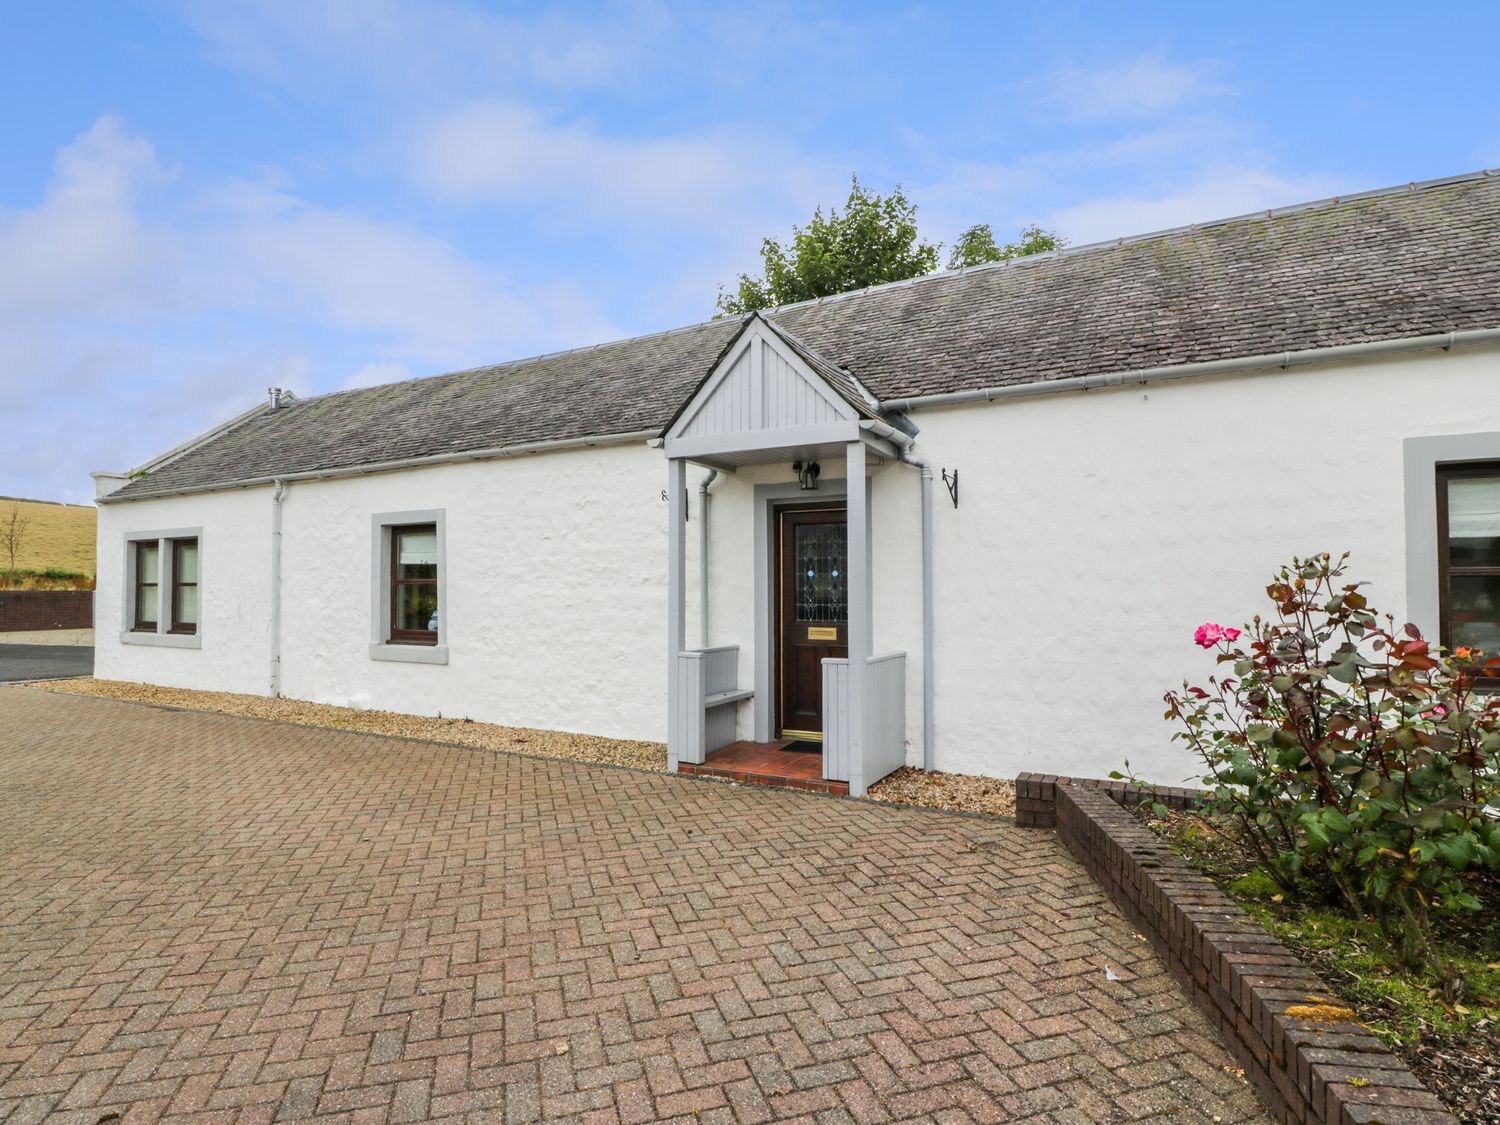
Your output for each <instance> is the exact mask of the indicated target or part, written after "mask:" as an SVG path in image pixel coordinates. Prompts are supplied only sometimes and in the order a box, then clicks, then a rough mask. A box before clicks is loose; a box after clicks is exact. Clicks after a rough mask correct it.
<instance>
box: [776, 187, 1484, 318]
mask: <svg viewBox="0 0 1500 1125" xmlns="http://www.w3.org/2000/svg"><path fill="white" fill-rule="evenodd" d="M1497 177H1500V168H1481V169H1479V170H1478V171H1476V172H1460V173H1457V174H1455V175H1452V176H1440V177H1437V178H1436V179H1431V180H1412V181H1409V182H1407V183H1404V184H1396V185H1393V186H1391V187H1384V188H1373V189H1371V190H1369V191H1358V192H1350V193H1348V194H1346V195H1329V196H1324V197H1323V198H1322V199H1312V200H1308V201H1306V202H1304V203H1288V204H1285V205H1283V206H1281V207H1267V208H1266V209H1264V210H1261V211H1245V212H1242V213H1241V214H1238V215H1229V216H1227V217H1225V218H1222V219H1205V220H1204V221H1203V222H1200V223H1184V224H1183V225H1181V226H1176V227H1162V228H1161V229H1159V230H1153V231H1146V232H1144V233H1142V234H1127V235H1120V236H1117V237H1115V238H1106V239H1100V240H1099V241H1097V242H1085V243H1083V244H1082V245H1080V246H1063V247H1060V248H1058V249H1056V250H1045V251H1042V252H1040V253H1036V254H1023V255H1021V256H1020V257H1016V258H1008V259H1006V260H1004V261H999V262H981V263H980V264H978V265H975V266H964V267H963V268H962V269H956V270H934V271H933V272H932V273H924V274H919V275H918V276H916V277H908V278H904V279H903V280H901V281H886V282H882V283H881V284H879V285H866V286H865V287H864V288H863V289H846V290H844V291H843V292H842V293H829V294H828V295H826V296H823V297H809V298H808V299H807V300H805V301H791V302H789V303H787V304H785V305H776V306H774V307H772V308H768V309H762V310H760V311H761V312H763V313H764V314H765V315H767V316H772V315H775V314H777V313H782V312H787V311H789V310H791V309H803V308H808V307H810V306H813V305H820V304H827V303H828V302H830V301H842V300H847V299H848V298H850V297H862V296H864V295H865V294H867V293H879V292H882V291H884V290H887V289H903V288H906V287H909V286H912V285H919V284H921V283H922V282H925V281H945V280H947V279H949V278H954V277H960V276H963V275H966V274H971V273H981V272H983V271H986V270H1001V269H1020V268H1024V267H1027V266H1032V265H1035V264H1037V263H1040V262H1045V261H1050V260H1052V259H1056V258H1070V257H1073V256H1075V255H1078V254H1088V253H1097V252H1099V251H1101V250H1113V249H1116V248H1118V247H1121V246H1129V245H1132V244H1134V243H1137V242H1147V241H1150V240H1151V239H1154V238H1164V237H1166V236H1167V235H1172V234H1186V233H1188V232H1190V231H1200V230H1206V229H1210V228H1214V227H1222V226H1228V225H1229V224H1230V223H1243V222H1249V221H1251V220H1254V219H1279V218H1282V217H1283V216H1286V215H1296V214H1300V213H1302V212H1304V211H1311V210H1315V209H1316V208H1319V207H1326V206H1337V205H1339V204H1342V203H1354V202H1358V201H1360V200H1365V199H1380V198H1386V197H1390V196H1396V195H1409V194H1412V193H1414V192H1419V191H1428V190H1431V189H1433V188H1440V187H1448V186H1450V185H1452V184H1460V183H1470V182H1473V181H1476V180H1484V179H1493V178H1497Z"/></svg>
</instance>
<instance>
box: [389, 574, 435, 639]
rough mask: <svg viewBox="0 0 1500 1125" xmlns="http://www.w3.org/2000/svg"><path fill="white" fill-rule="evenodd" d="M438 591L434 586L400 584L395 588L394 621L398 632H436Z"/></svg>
mask: <svg viewBox="0 0 1500 1125" xmlns="http://www.w3.org/2000/svg"><path fill="white" fill-rule="evenodd" d="M437 612H438V591H437V586H436V585H429V584H427V583H422V584H420V585H407V584H404V583H403V584H402V585H399V586H397V587H396V620H395V622H394V628H396V629H398V630H403V631H404V630H411V629H416V630H431V631H433V632H436V631H437V627H438V622H437Z"/></svg>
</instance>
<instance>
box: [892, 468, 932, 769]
mask: <svg viewBox="0 0 1500 1125" xmlns="http://www.w3.org/2000/svg"><path fill="white" fill-rule="evenodd" d="M900 457H901V460H902V461H904V462H905V463H906V464H908V465H911V466H913V467H915V468H917V469H920V470H921V471H922V768H923V769H924V770H926V771H927V772H928V773H931V772H932V770H933V766H934V761H933V759H934V752H933V703H932V697H933V684H934V678H933V674H932V649H933V644H932V624H933V622H932V618H933V614H932V569H933V568H932V464H931V463H930V462H929V461H927V460H926V459H924V458H922V457H913V456H912V455H911V453H910V452H909V451H907V450H905V449H903V450H901V451H900Z"/></svg>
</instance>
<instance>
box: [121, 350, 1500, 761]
mask: <svg viewBox="0 0 1500 1125" xmlns="http://www.w3.org/2000/svg"><path fill="white" fill-rule="evenodd" d="M913 418H914V420H915V421H916V422H917V423H918V425H919V426H920V427H921V434H920V435H919V438H918V443H917V447H916V449H917V452H919V453H920V454H921V455H922V456H925V457H927V458H928V459H929V460H931V461H932V462H933V463H934V464H935V465H937V466H939V467H942V466H946V467H948V468H950V469H952V468H958V469H959V470H960V473H961V478H962V482H963V484H962V490H961V493H960V505H959V507H958V508H957V509H956V510H955V509H954V508H953V507H952V506H951V505H950V503H949V501H948V497H947V493H946V491H945V490H944V489H943V487H942V484H941V482H940V481H939V482H937V483H936V485H935V489H934V492H935V503H936V507H935V511H936V536H937V542H936V552H935V554H936V563H937V573H936V599H937V620H936V630H937V633H936V640H937V651H936V656H935V661H936V671H937V715H936V722H937V764H938V766H939V768H940V769H945V770H957V771H964V772H975V773H986V774H991V775H995V776H1001V777H1006V776H1014V775H1015V774H1016V773H1017V772H1018V771H1021V770H1048V771H1052V772H1059V773H1073V774H1087V775H1095V776H1097V775H1102V774H1104V773H1107V772H1108V771H1109V770H1111V769H1114V768H1117V767H1118V766H1119V765H1120V764H1121V763H1122V762H1123V760H1124V759H1125V758H1127V757H1128V758H1129V759H1130V761H1131V764H1132V766H1133V767H1134V768H1135V770H1136V771H1137V772H1138V773H1140V774H1142V775H1143V776H1148V777H1151V778H1153V779H1155V780H1160V781H1177V780H1180V779H1182V778H1185V777H1187V776H1189V775H1190V774H1191V773H1192V772H1193V762H1192V759H1191V757H1190V756H1189V755H1188V754H1187V753H1186V752H1185V751H1184V750H1182V749H1181V748H1180V747H1175V748H1174V746H1173V744H1172V743H1170V741H1169V736H1170V734H1171V730H1170V728H1169V727H1168V726H1167V724H1166V723H1165V722H1163V720H1162V718H1161V712H1162V709H1163V708H1162V705H1161V696H1162V693H1163V692H1164V691H1165V690H1166V689H1167V688H1169V687H1173V686H1177V685H1178V684H1180V683H1181V681H1182V679H1183V677H1184V676H1193V677H1195V678H1201V677H1204V676H1206V675H1207V674H1208V673H1209V671H1210V670H1211V668H1212V662H1211V658H1209V657H1208V656H1207V655H1205V654H1204V653H1203V652H1202V651H1201V650H1199V649H1198V648H1196V647H1195V646H1194V645H1193V644H1192V632H1193V629H1194V628H1195V627H1196V626H1197V625H1198V624H1199V623H1201V622H1203V621H1205V620H1214V621H1219V622H1222V623H1238V622H1240V621H1242V620H1244V619H1245V618H1246V617H1248V616H1249V615H1250V614H1252V613H1254V612H1255V611H1256V610H1258V609H1259V608H1260V604H1259V599H1260V596H1261V595H1259V593H1258V591H1259V590H1260V589H1261V588H1262V587H1263V586H1264V584H1265V581H1266V579H1267V578H1268V577H1269V575H1270V572H1271V570H1272V568H1273V567H1275V566H1276V565H1277V564H1279V563H1280V562H1282V561H1283V560H1285V559H1286V558H1287V557H1289V556H1290V555H1291V554H1292V553H1293V552H1300V553H1306V552H1311V551H1316V550H1324V549H1327V550H1331V551H1342V550H1345V549H1349V550H1352V551H1353V552H1354V559H1353V573H1354V575H1355V576H1357V577H1359V578H1364V579H1368V580H1370V581H1371V587H1370V594H1371V597H1372V599H1373V600H1374V601H1375V603H1376V604H1377V605H1378V606H1380V607H1383V608H1387V609H1389V610H1391V611H1392V612H1394V613H1396V614H1397V615H1398V616H1399V615H1401V614H1402V612H1403V610H1404V601H1405V589H1404V582H1405V555H1404V553H1405V549H1406V544H1405V530H1404V523H1403V472H1402V448H1401V442H1402V439H1403V438H1406V437H1412V436H1419V435H1433V434H1445V433H1470V432H1475V431H1482V430H1496V431H1500V352H1497V351H1495V350H1484V351H1481V350H1478V349H1467V350H1465V349H1461V350H1456V351H1454V352H1451V353H1441V352H1431V353H1415V354H1408V355H1406V356H1403V357H1399V358H1393V359H1387V360H1381V361H1371V362H1367V363H1364V364H1357V365H1356V364H1344V365H1339V366H1330V367H1326V368H1302V369H1298V370H1294V371H1290V372H1286V373H1275V374H1266V375H1257V376H1239V377H1231V378H1223V379H1216V380H1207V379H1196V380H1184V381H1182V382H1179V383H1164V384H1157V385H1154V386H1148V387H1135V388H1121V389H1116V390H1112V391H1090V392H1088V393H1087V394H1077V393H1073V394H1068V395H1057V396H1045V397H1039V398H1034V399H1020V400H1011V401H1010V402H1007V403H1004V404H990V405H977V406H968V407H950V408H943V409H929V410H922V411H919V412H917V413H916V414H914V415H913ZM830 475H834V474H832V473H830ZM838 475H841V474H838ZM665 476H666V472H665V464H664V462H663V460H662V457H661V454H660V453H659V452H656V451H653V450H650V449H647V448H645V447H644V446H641V445H632V446H622V447H612V448H604V449H595V450H579V451H570V452H559V453H553V454H547V455H539V456H535V457H530V458H525V459H510V460H500V461H491V462H475V463H467V464H461V465H453V466H442V467H434V468H428V469H422V470H415V471H410V472H404V473H397V474H379V475H375V476H370V477H362V478H352V479H347V480H335V481H324V482H316V483H295V484H293V485H292V486H291V487H290V489H289V490H288V495H287V500H286V508H285V525H284V530H285V539H284V557H283V574H284V579H285V591H284V603H283V623H284V625H283V630H284V631H283V660H284V671H283V691H284V693H285V694H287V695H289V696H292V697H296V698H302V699H314V700H319V701H324V702H331V703H343V704H354V705H358V706H368V707H381V708H389V709H392V710H400V711H410V712H415V713H422V714H432V713H436V712H441V713H443V714H445V715H467V716H470V717H472V718H475V719H484V720H490V721H496V722H506V723H516V724H524V725H531V726H539V727H551V728H557V729H563V730H576V731H586V732H594V733H601V734H609V735H615V736H620V737H630V738H653V739H662V738H664V737H665V727H666V688H665V682H666V681H665V668H666V652H665V632H666V627H665V619H666V598H665V589H666V527H665V522H666V505H665V504H664V503H663V502H662V497H661V491H662V487H663V485H664V482H665ZM702 476H703V471H702V470H697V469H691V470H690V471H689V473H688V489H689V498H690V506H691V519H692V520H694V521H696V520H697V519H699V518H700V517H701V513H700V512H699V509H698V482H699V481H700V480H701V479H702ZM790 479H792V474H791V472H790V466H765V467H755V468H748V469H744V470H741V471H740V472H739V473H736V474H733V475H730V474H724V475H721V476H720V477H719V479H718V481H717V482H716V483H715V484H714V487H713V500H712V504H713V509H712V537H711V545H710V562H711V566H710V573H711V578H710V593H711V597H712V610H711V616H712V634H711V637H710V641H711V643H713V644H729V643H737V644H739V645H740V646H741V651H740V680H739V682H740V684H741V686H746V687H748V686H752V685H753V682H754V653H753V642H754V637H755V627H754V626H755V622H754V604H755V597H754V593H755V592H754V573H755V568H754V558H753V543H754V535H753V530H754V528H753V522H752V519H753V512H752V508H753V504H752V497H753V489H754V485H755V484H757V483H766V482H772V481H778V482H779V481H787V480H790ZM872 495H873V497H874V517H875V523H874V536H875V548H874V549H875V563H874V584H875V600H876V623H875V650H876V651H877V652H884V651H889V650H892V649H901V650H904V651H905V652H906V653H907V654H908V659H907V676H908V678H907V703H906V716H907V731H908V761H910V762H913V763H915V762H918V761H919V760H920V739H921V721H922V708H921V702H922V700H921V673H922V669H921V629H920V604H921V603H920V582H919V566H920V558H921V556H920V548H919V533H920V525H919V509H918V499H919V485H918V475H917V473H916V471H915V470H913V469H911V468H909V467H906V466H901V465H887V466H883V467H880V468H878V469H876V470H875V471H874V475H873V487H872ZM418 508H444V509H445V510H446V513H447V515H446V520H447V556H448V560H449V574H448V575H447V576H446V578H447V581H446V599H447V609H446V618H447V636H446V637H445V641H446V643H447V644H448V645H449V647H450V653H451V655H450V661H449V664H448V665H446V666H431V665H415V664H388V663H382V662H377V661H372V660H370V658H369V656H368V652H367V648H368V644H369V640H370V622H369V617H370V587H371V574H370V567H371V562H372V560H371V558H370V518H371V515H372V514H373V513H376V512H384V511H398V510H406V509H418ZM269 513H270V498H269V490H268V489H257V490H252V491H246V492H229V493H217V494H210V495H205V496H199V497H186V498H180V499H167V500H158V501H140V502H132V503H121V504H113V505H110V504H106V505H104V506H102V507H101V509H100V541H99V542H100V548H99V550H100V560H99V561H100V575H101V580H100V589H99V600H98V612H99V621H100V622H101V629H100V632H99V649H98V669H99V671H98V674H99V675H101V676H104V677H108V678H114V679H136V680H144V681H148V682H154V683H167V684H180V685H182V686H188V687H207V688H221V689H229V690H237V691H250V692H264V691H265V690H266V680H267V677H266V662H267V647H266V646H267V641H266V613H267V609H266V607H267V605H268V600H267V599H268V590H267V577H268V572H269V549H270V548H269ZM200 525H201V526H202V527H203V528H204V549H203V569H204V585H203V592H202V598H203V615H204V636H203V648H202V649H201V650H198V651H192V650H174V649H158V648H140V647H134V646H122V645H120V644H118V643H117V635H118V634H117V630H113V631H112V630H109V629H105V628H103V627H102V625H103V623H104V622H117V621H119V619H120V616H121V609H120V590H119V589H118V586H119V582H117V581H114V580H112V579H111V577H110V576H111V575H115V576H118V575H119V574H120V573H121V565H122V563H121V544H122V542H123V536H124V533H125V532H126V531H127V530H140V529H152V528H161V527H180V526H200ZM697 539H698V536H697V527H696V525H695V524H693V523H690V525H689V529H688V534H687V544H688V553H689V561H688V595H687V604H688V626H687V627H688V638H689V643H690V645H695V644H696V643H697V640H698V622H697V604H698V596H697V573H698V568H697V562H696V547H697ZM1420 624H1422V625H1423V626H1424V627H1429V626H1430V625H1431V623H1429V622H1421V623H1420ZM750 715H751V708H750V705H749V704H741V705H740V706H739V721H740V733H741V735H742V736H747V735H748V734H749V733H750Z"/></svg>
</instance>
